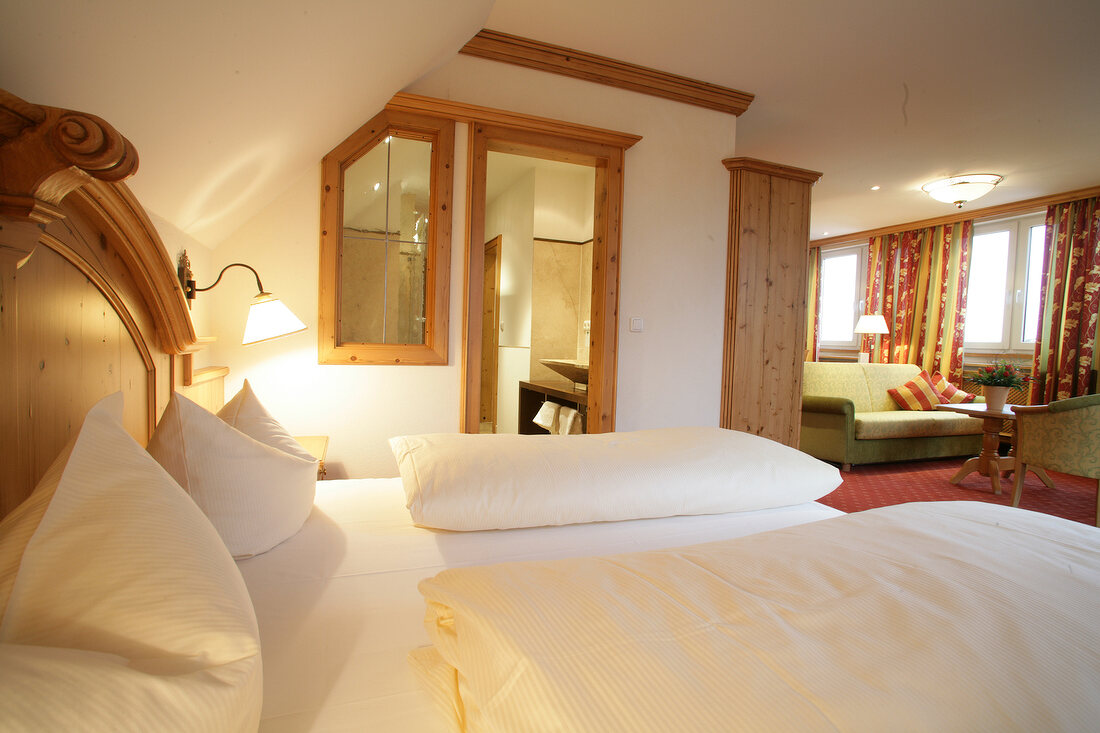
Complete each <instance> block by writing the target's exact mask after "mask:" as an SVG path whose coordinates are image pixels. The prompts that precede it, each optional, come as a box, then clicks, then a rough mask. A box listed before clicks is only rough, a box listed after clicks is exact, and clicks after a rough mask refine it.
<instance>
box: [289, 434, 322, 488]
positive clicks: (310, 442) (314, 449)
mask: <svg viewBox="0 0 1100 733" xmlns="http://www.w3.org/2000/svg"><path fill="white" fill-rule="evenodd" d="M294 439H295V440H297V441H298V443H300V444H301V446H302V447H303V448H305V449H306V450H307V451H309V452H310V454H311V455H313V457H314V458H316V459H317V478H318V479H323V478H324V477H325V474H326V473H327V471H326V470H325V454H326V453H328V436H327V435H296V436H294Z"/></svg>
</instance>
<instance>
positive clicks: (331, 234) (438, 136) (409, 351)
mask: <svg viewBox="0 0 1100 733" xmlns="http://www.w3.org/2000/svg"><path fill="white" fill-rule="evenodd" d="M391 134H392V135H397V136H399V137H408V138H414V139H418V140H426V141H428V142H431V144H432V171H431V194H430V195H431V204H430V211H431V214H430V219H429V222H430V223H429V225H428V241H427V245H428V246H427V253H428V256H427V262H426V266H425V274H424V316H425V322H424V343H423V344H372V343H341V342H340V340H339V333H340V281H341V278H340V262H341V248H342V246H343V229H344V185H343V184H344V170H345V169H347V167H348V166H350V165H351V164H352V163H354V162H355V161H356V160H358V159H359V158H361V157H362V156H363V155H365V154H366V153H367V152H369V151H370V150H371V149H372V148H374V147H375V146H376V145H378V144H379V143H381V142H382V141H383V140H385V139H386V137H388V136H389V135H391ZM453 185H454V121H453V120H451V119H447V118H443V117H434V116H431V115H425V114H417V113H410V112H405V111H401V110H392V109H386V110H383V111H382V112H380V113H379V114H378V115H376V116H375V117H374V118H373V119H371V120H370V121H369V122H368V123H367V124H365V125H363V126H362V127H361V128H359V129H358V130H356V131H355V132H354V133H352V135H351V136H350V137H348V139H347V140H345V141H344V142H342V143H340V144H339V145H337V146H336V147H335V148H333V150H332V152H330V153H329V154H328V155H326V156H325V157H324V159H323V160H322V162H321V262H320V277H319V280H320V293H319V298H318V323H317V330H318V345H317V361H318V363H319V364H413V365H417V364H420V365H432V364H435V365H441V364H446V363H447V361H448V359H447V330H448V306H449V302H450V278H451V264H450V263H451V256H450V253H451V195H452V190H453Z"/></svg>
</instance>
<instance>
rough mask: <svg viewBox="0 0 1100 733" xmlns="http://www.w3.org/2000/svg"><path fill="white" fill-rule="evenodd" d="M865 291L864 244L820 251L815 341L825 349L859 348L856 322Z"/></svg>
mask: <svg viewBox="0 0 1100 733" xmlns="http://www.w3.org/2000/svg"><path fill="white" fill-rule="evenodd" d="M866 288H867V245H866V244H863V245H856V246H847V247H841V248H838V249H831V250H824V251H822V252H821V286H820V290H819V292H820V297H821V310H820V313H819V321H818V323H819V334H818V339H819V341H820V343H821V346H823V347H826V348H834V349H835V348H855V349H858V348H859V336H857V335H856V334H855V332H854V331H855V327H856V319H857V318H859V316H860V315H862V314H863V304H864V293H865V291H866Z"/></svg>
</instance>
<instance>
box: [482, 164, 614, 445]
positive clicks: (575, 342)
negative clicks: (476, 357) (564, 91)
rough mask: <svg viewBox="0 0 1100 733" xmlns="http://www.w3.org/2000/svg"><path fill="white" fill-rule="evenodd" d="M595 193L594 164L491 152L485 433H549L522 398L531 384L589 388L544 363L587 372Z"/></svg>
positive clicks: (578, 389) (484, 353) (484, 358)
mask: <svg viewBox="0 0 1100 733" xmlns="http://www.w3.org/2000/svg"><path fill="white" fill-rule="evenodd" d="M594 191H595V170H594V169H593V168H591V167H588V166H583V165H574V164H569V163H562V162H557V161H549V160H541V159H538V158H531V157H525V156H519V155H511V154H506V153H498V152H492V151H491V152H490V153H489V155H488V161H487V177H486V202H487V203H486V210H485V233H486V238H487V239H488V241H487V242H486V243H485V247H486V249H485V272H484V276H485V279H484V284H485V287H484V292H485V301H484V303H483V311H482V316H483V319H482V322H483V324H484V325H483V329H482V374H481V431H482V432H499V433H517V432H520V433H527V432H546V430H544V429H543V428H541V427H537V426H532V425H531V424H529V423H530V422H531V416H528V415H526V414H525V412H524V410H525V406H524V405H523V404H521V402H522V401H523V399H524V397H523V396H522V395H521V392H522V391H523V389H525V388H529V387H530V386H531V385H534V386H535V388H536V389H543V387H544V386H545V388H546V389H559V388H560V390H562V391H564V392H567V393H573V392H580V393H583V392H584V390H585V385H584V382H583V381H575V380H574V379H570V378H567V376H564V375H563V373H562V372H561V370H560V369H557V368H551V367H548V366H546V364H544V363H543V362H544V361H553V362H561V361H568V362H573V363H574V364H577V365H583V366H584V371H585V376H584V377H583V378H584V379H585V380H586V378H587V377H586V372H587V364H588V356H589V343H590V333H589V331H590V322H591V291H592V231H593V204H594ZM575 372H576V370H573V371H570V372H568V374H569V375H570V376H572V377H574V378H578V377H577V374H576V373H575ZM524 385H526V387H524ZM539 395H541V397H540V399H542V398H544V397H545V393H544V392H539ZM528 399H531V398H530V396H528ZM581 399H583V395H582V398H581Z"/></svg>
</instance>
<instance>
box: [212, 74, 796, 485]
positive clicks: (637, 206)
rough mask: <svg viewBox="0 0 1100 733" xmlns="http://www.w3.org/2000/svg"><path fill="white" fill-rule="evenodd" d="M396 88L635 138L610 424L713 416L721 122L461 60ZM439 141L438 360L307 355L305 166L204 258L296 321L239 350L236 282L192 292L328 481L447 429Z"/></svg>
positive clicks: (723, 208) (460, 135)
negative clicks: (318, 440)
mask: <svg viewBox="0 0 1100 733" xmlns="http://www.w3.org/2000/svg"><path fill="white" fill-rule="evenodd" d="M408 91H411V92H414V93H417V94H426V95H429V96H435V97H441V98H446V99H454V100H458V101H462V102H469V103H472V104H479V105H484V106H488V107H497V108H502V109H508V110H513V111H517V112H522V113H527V114H533V115H538V116H541V117H549V118H554V119H560V120H567V121H570V122H577V123H581V124H587V125H592V126H597V127H603V128H608V129H613V130H619V131H622V132H630V133H634V134H638V135H642V136H643V139H642V140H641V142H639V143H638V144H637V145H635V146H634V147H633V148H631V149H630V150H629V151H627V154H626V164H625V175H626V181H625V197H624V213H623V248H622V257H621V286H620V306H619V314H620V316H619V321H620V324H619V332H620V336H619V371H618V384H619V387H618V395H617V410H618V415H617V427H618V429H620V430H632V429H639V428H646V427H657V426H664V425H716V424H717V422H718V406H719V399H720V395H719V391H720V387H721V363H722V313H723V308H724V290H725V258H726V231H727V226H728V206H729V204H728V196H729V176H728V173H727V172H726V170H725V168H724V167H723V166H722V163H721V161H722V159H723V158H725V157H728V156H730V155H732V154H733V153H734V129H735V118H733V117H731V116H729V115H726V114H722V113H719V112H712V111H709V110H704V109H700V108H696V107H691V106H688V105H683V104H679V103H676V102H671V101H666V100H661V99H656V98H654V97H648V96H645V95H640V94H635V93H633V92H627V91H622V90H617V89H610V88H608V87H604V86H600V85H596V84H590V83H588V82H582V81H578V80H574V79H567V78H564V77H558V76H554V75H551V74H545V73H542V72H536V71H530V70H527V69H521V68H519V67H513V66H508V65H504V64H498V63H494V62H491V61H485V60H482V59H476V58H473V57H469V56H456V57H455V58H454V59H452V60H451V61H450V62H448V63H446V64H444V65H443V66H442V67H440V68H439V69H437V70H436V71H435V72H433V73H431V74H429V75H428V76H427V77H425V78H423V79H421V80H419V81H418V82H417V83H415V84H414V85H413V86H412V87H410V88H409V90H408ZM339 142H340V141H339V140H333V141H332V144H333V146H335V145H336V144H337V143H339ZM455 147H456V149H455V171H454V175H455V187H454V190H455V199H454V202H453V206H452V207H451V211H452V213H453V217H454V218H453V231H454V238H453V241H454V249H453V252H452V256H451V262H452V277H451V325H450V347H449V349H450V361H449V364H448V365H447V366H444V367H411V366H318V365H317V363H316V361H317V353H316V349H317V343H316V339H317V331H316V324H317V260H318V244H319V221H320V167H319V165H318V167H316V168H314V169H313V170H310V171H308V172H306V173H305V174H303V176H302V177H301V178H300V179H299V180H298V181H297V182H296V183H295V184H294V185H293V186H292V187H291V188H289V189H288V190H287V191H286V192H285V193H284V194H283V195H282V196H281V197H280V198H279V199H278V200H276V201H274V202H273V203H272V204H271V205H270V206H268V207H267V208H266V209H265V210H264V211H263V212H261V213H260V214H259V215H258V216H256V217H255V218H254V219H252V220H251V221H250V222H249V223H248V224H247V225H246V226H244V227H243V228H242V229H241V230H240V231H238V232H237V233H236V234H234V235H233V236H232V237H230V238H229V240H227V242H226V243H225V244H223V245H221V246H219V247H218V248H217V249H216V250H215V251H214V260H215V262H214V264H215V266H221V265H223V264H225V263H227V262H232V261H237V260H243V261H246V262H248V263H250V264H252V265H253V266H255V267H256V268H257V269H258V270H259V271H260V274H261V276H262V277H263V279H264V285H265V286H266V287H267V289H268V290H271V291H273V292H275V294H276V295H279V296H281V297H283V299H284V301H285V302H287V304H288V305H290V307H291V308H292V309H294V310H295V312H296V313H297V314H298V315H299V317H301V318H302V319H303V320H304V321H305V322H306V323H307V324H309V325H310V327H311V328H310V330H309V331H307V332H306V333H304V334H299V335H296V336H291V337H288V338H286V339H282V340H279V341H274V342H270V343H266V344H258V345H256V346H251V347H247V348H244V347H241V346H239V345H238V343H239V338H240V335H239V334H240V333H241V331H242V329H243V321H244V311H245V309H246V307H247V301H248V298H249V297H250V296H251V295H252V293H251V292H250V291H251V289H252V288H251V287H245V286H243V285H239V284H237V285H233V286H227V285H223V286H220V287H219V288H218V290H217V291H212V293H210V294H208V295H209V296H211V297H213V298H217V300H216V301H215V303H216V305H215V306H214V307H216V308H217V310H216V313H217V314H218V318H217V319H216V321H217V322H216V324H214V327H213V328H214V331H215V332H216V335H218V337H219V341H218V343H217V345H216V346H215V347H214V348H213V349H211V357H212V360H213V362H214V363H223V364H227V365H229V366H230V368H231V370H232V371H231V374H230V377H229V385H228V392H229V394H230V395H231V394H232V393H233V392H234V391H235V390H236V388H237V387H238V386H239V385H240V383H241V381H242V380H243V379H244V378H245V377H247V378H248V379H249V380H250V381H251V382H252V384H253V386H254V387H255V389H256V391H257V394H258V395H259V396H260V399H261V400H263V401H264V403H265V404H266V405H267V406H268V408H269V409H270V410H271V412H272V413H273V414H274V415H275V416H276V417H278V418H279V419H280V420H281V421H282V422H283V423H284V424H285V425H286V426H287V427H288V428H289V429H290V430H291V432H295V433H298V434H305V433H324V434H327V435H329V436H330V437H331V442H330V446H329V465H330V476H332V477H339V476H342V475H348V476H392V475H395V474H396V464H395V462H394V460H393V458H392V456H391V455H390V453H389V448H388V446H387V444H386V439H387V438H388V437H390V436H392V435H399V434H403V433H415V432H439V431H454V430H456V429H457V428H458V424H459V396H460V389H459V380H460V370H459V366H458V360H459V358H460V356H461V351H460V348H461V346H460V345H461V333H460V328H461V321H462V309H461V304H460V299H461V296H462V269H463V246H464V242H463V239H464V236H463V233H464V232H465V216H464V212H465V191H464V188H465V186H464V182H465V180H466V147H467V130H466V126H465V125H459V126H458V130H457V135H456V146H455ZM779 162H784V163H797V161H779ZM632 316H636V317H641V318H644V320H645V331H644V332H642V333H631V332H630V331H629V330H628V324H629V319H630V318H631V317H632Z"/></svg>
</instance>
